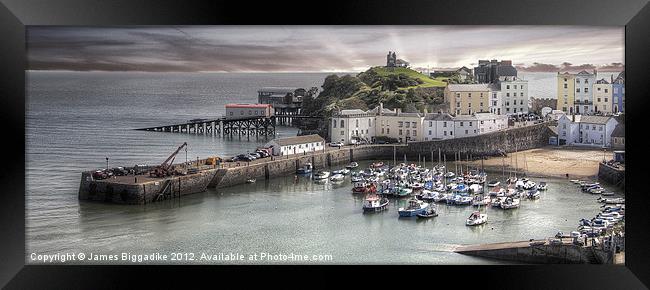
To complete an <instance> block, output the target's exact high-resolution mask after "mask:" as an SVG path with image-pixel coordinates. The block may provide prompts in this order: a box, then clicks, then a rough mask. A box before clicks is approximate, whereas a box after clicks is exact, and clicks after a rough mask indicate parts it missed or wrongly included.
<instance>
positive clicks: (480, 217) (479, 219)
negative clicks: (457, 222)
mask: <svg viewBox="0 0 650 290" xmlns="http://www.w3.org/2000/svg"><path fill="white" fill-rule="evenodd" d="M486 222H487V214H482V213H481V212H479V211H475V212H472V214H471V215H469V217H468V218H467V220H466V221H465V225H468V226H477V225H482V224H484V223H486Z"/></svg>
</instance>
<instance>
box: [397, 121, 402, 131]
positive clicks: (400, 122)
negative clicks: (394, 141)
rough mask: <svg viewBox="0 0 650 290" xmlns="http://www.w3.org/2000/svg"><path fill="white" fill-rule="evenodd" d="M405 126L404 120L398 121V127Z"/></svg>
mask: <svg viewBox="0 0 650 290" xmlns="http://www.w3.org/2000/svg"><path fill="white" fill-rule="evenodd" d="M403 126H404V122H402V121H399V122H397V127H400V128H402V127H403ZM400 131H401V130H400Z"/></svg>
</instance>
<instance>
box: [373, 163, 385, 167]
mask: <svg viewBox="0 0 650 290" xmlns="http://www.w3.org/2000/svg"><path fill="white" fill-rule="evenodd" d="M372 167H374V168H381V167H384V162H375V163H373V164H372Z"/></svg>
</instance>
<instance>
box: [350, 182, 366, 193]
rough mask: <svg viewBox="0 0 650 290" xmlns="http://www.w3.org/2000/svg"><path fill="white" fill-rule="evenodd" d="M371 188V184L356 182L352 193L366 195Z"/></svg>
mask: <svg viewBox="0 0 650 290" xmlns="http://www.w3.org/2000/svg"><path fill="white" fill-rule="evenodd" d="M369 186H370V184H369V183H367V182H365V181H359V182H355V183H354V187H352V192H356V193H366V192H368V191H369Z"/></svg>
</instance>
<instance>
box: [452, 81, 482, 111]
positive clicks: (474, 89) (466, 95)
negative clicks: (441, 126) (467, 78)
mask: <svg viewBox="0 0 650 290" xmlns="http://www.w3.org/2000/svg"><path fill="white" fill-rule="evenodd" d="M491 91H492V89H491V88H490V85H489V84H449V85H447V87H446V88H445V95H444V97H445V103H447V105H448V106H449V112H450V113H451V114H452V115H471V114H473V113H477V112H478V113H483V112H489V111H490V96H491Z"/></svg>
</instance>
